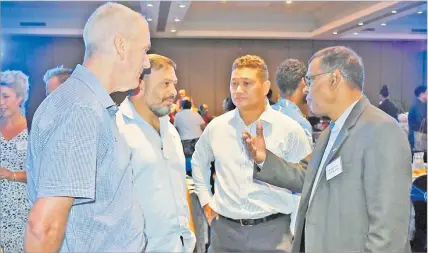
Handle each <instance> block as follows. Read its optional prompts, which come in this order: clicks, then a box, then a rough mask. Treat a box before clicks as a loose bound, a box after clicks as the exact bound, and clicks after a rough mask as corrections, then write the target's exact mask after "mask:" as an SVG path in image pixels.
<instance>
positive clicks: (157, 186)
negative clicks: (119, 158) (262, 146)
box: [116, 54, 195, 252]
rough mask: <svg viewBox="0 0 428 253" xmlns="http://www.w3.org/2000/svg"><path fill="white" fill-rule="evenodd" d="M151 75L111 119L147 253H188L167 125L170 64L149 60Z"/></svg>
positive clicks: (186, 218) (174, 144)
mask: <svg viewBox="0 0 428 253" xmlns="http://www.w3.org/2000/svg"><path fill="white" fill-rule="evenodd" d="M149 60H150V65H151V73H150V74H149V75H147V76H145V77H144V80H142V81H141V83H140V86H139V88H137V89H136V90H134V91H132V92H131V95H130V96H129V97H128V98H126V99H125V100H124V101H123V102H122V104H121V106H120V109H119V112H118V113H117V116H116V120H117V125H118V128H119V131H120V132H121V134H122V135H123V136H124V137H125V139H126V142H127V144H128V146H129V147H130V148H131V151H132V160H131V164H132V166H133V169H134V183H135V185H136V187H137V189H138V193H139V199H140V203H141V206H142V208H143V213H144V216H145V218H146V233H147V238H148V246H147V250H146V251H147V252H192V251H193V249H194V246H195V236H194V234H193V232H192V231H191V229H190V226H191V216H190V212H189V206H188V203H187V196H186V192H187V190H186V189H187V188H186V173H185V160H184V156H183V148H182V147H181V142H180V137H179V135H178V133H177V130H176V129H175V128H174V126H173V125H172V124H171V123H170V122H169V116H168V114H169V113H170V108H171V105H172V104H173V103H174V98H175V96H176V94H177V91H176V90H175V85H176V83H177V77H176V75H175V68H176V66H175V63H174V62H173V61H172V60H170V59H168V58H166V57H164V56H161V55H156V54H151V55H149Z"/></svg>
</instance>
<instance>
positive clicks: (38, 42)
mask: <svg viewBox="0 0 428 253" xmlns="http://www.w3.org/2000/svg"><path fill="white" fill-rule="evenodd" d="M2 41H3V42H4V43H2V47H4V48H2V51H3V52H4V55H3V57H2V69H20V70H23V71H24V72H25V73H27V74H28V75H30V81H31V95H30V100H29V108H28V115H29V118H30V119H31V117H32V114H33V113H34V111H35V109H36V108H37V106H38V105H39V104H40V102H41V101H42V100H43V98H44V93H45V90H44V84H43V80H42V78H43V74H44V72H45V71H46V70H47V69H48V68H51V67H55V66H58V65H64V66H65V67H74V66H75V65H76V64H77V63H79V62H81V61H82V59H83V50H84V49H83V42H82V39H81V38H77V37H76V38H58V37H56V38H52V37H31V36H26V37H24V36H18V37H5V38H3V39H2ZM334 45H345V46H349V47H351V48H352V49H354V50H355V51H356V52H357V53H358V54H359V55H360V56H361V57H362V58H363V61H364V64H365V69H366V84H365V93H366V95H367V97H368V98H369V99H370V100H371V102H372V103H373V104H376V105H377V104H378V102H379V99H378V93H379V89H380V87H381V86H382V85H383V84H387V85H388V86H389V88H390V93H391V98H392V99H393V100H394V101H396V102H397V103H398V104H401V106H402V107H404V109H408V108H409V106H410V104H411V102H412V99H413V90H414V88H415V87H416V86H418V85H420V84H426V41H415V42H412V41H401V42H393V41H384V42H364V41H307V40H306V41H303V40H212V39H210V40H203V39H153V40H152V50H151V51H152V52H154V53H158V54H162V55H165V56H168V57H170V58H171V59H173V60H174V61H175V62H176V63H177V67H178V69H177V76H178V79H179V82H178V87H177V90H178V89H180V88H184V89H186V90H187V92H188V94H189V95H190V96H192V97H193V99H194V101H195V102H196V103H197V104H201V103H206V104H208V106H209V107H210V108H211V113H212V114H219V113H221V112H222V107H221V104H222V101H223V99H224V98H226V97H227V95H228V92H229V78H230V69H231V65H232V63H233V61H234V60H235V59H236V58H237V57H239V56H242V55H245V54H256V55H259V56H261V57H262V58H264V59H265V61H266V63H267V64H268V67H269V69H270V78H271V81H272V83H273V86H272V88H273V90H274V94H277V88H276V85H275V80H274V76H275V70H276V66H277V65H278V64H279V63H280V62H281V61H282V60H284V59H285V58H289V57H291V58H297V59H300V60H302V61H304V62H307V60H308V59H309V58H310V57H311V55H312V54H313V53H315V52H316V51H317V50H319V49H322V48H325V47H329V46H334Z"/></svg>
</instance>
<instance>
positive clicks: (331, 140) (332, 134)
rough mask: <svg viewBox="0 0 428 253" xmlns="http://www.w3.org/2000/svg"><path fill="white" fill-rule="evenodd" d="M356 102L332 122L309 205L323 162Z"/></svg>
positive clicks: (310, 199) (310, 198)
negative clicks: (332, 125)
mask: <svg viewBox="0 0 428 253" xmlns="http://www.w3.org/2000/svg"><path fill="white" fill-rule="evenodd" d="M358 101H359V100H357V101H355V102H354V103H353V104H352V105H350V106H349V107H348V109H346V110H345V112H343V113H342V115H340V117H339V118H338V119H337V120H336V122H334V127H333V129H330V137H329V139H328V143H327V146H326V148H325V150H324V154H323V156H322V159H321V163H320V166H319V167H318V170H317V175H316V176H315V182H314V186H313V187H312V191H311V196H310V197H309V203H311V201H312V197H313V195H314V192H315V189H316V187H317V186H318V181H319V178H320V175H321V171H322V168H323V167H324V163H325V160H327V157H328V155H329V154H330V151H331V148H332V147H333V144H334V142H335V141H336V139H337V136H338V135H339V133H340V130H342V127H343V124H345V121H346V119H347V118H348V116H349V114H351V112H352V109H354V107H355V105H356V104H357V103H358Z"/></svg>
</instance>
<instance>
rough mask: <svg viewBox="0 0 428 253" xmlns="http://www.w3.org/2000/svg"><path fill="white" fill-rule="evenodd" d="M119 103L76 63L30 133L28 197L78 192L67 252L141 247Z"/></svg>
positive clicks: (46, 102) (138, 249)
mask: <svg viewBox="0 0 428 253" xmlns="http://www.w3.org/2000/svg"><path fill="white" fill-rule="evenodd" d="M117 110H118V108H117V106H116V105H115V104H114V102H113V100H112V99H111V98H110V96H109V94H108V93H107V92H106V90H105V89H104V88H103V86H102V84H101V83H100V81H99V80H98V79H97V78H96V76H95V75H94V74H92V73H91V72H90V71H89V70H88V69H86V68H85V67H83V66H81V65H78V66H77V67H76V70H75V71H74V73H73V74H72V75H71V77H70V78H69V79H68V80H67V81H66V82H65V83H64V84H63V85H61V86H60V87H59V88H58V89H56V90H55V91H54V92H53V93H52V94H50V95H49V96H48V97H47V98H46V99H45V100H44V101H43V103H42V104H41V105H40V106H39V108H38V109H37V111H36V113H35V115H34V119H33V123H32V129H31V134H30V138H29V147H28V155H27V157H28V161H27V180H28V187H27V188H28V189H27V190H28V197H29V200H30V203H31V204H32V205H33V204H34V202H35V201H36V199H37V198H41V197H61V196H67V197H73V198H75V201H74V203H73V206H72V207H71V210H70V214H69V217H68V222H67V227H66V233H65V236H64V241H63V244H62V248H61V252H142V251H143V250H144V247H145V244H146V237H145V235H144V217H143V213H142V209H141V207H140V205H139V204H138V199H137V192H136V188H135V186H134V185H133V180H132V176H133V175H132V166H131V163H130V156H131V153H130V150H129V149H128V147H127V145H126V143H125V141H124V139H123V138H122V137H121V135H120V134H119V131H118V129H117V127H116V122H115V116H116V112H117Z"/></svg>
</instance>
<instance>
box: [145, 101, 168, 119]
mask: <svg viewBox="0 0 428 253" xmlns="http://www.w3.org/2000/svg"><path fill="white" fill-rule="evenodd" d="M149 108H150V110H151V111H152V112H153V114H154V115H156V116H157V117H159V118H160V117H163V116H166V115H168V114H169V113H170V112H171V107H169V106H163V105H162V104H160V105H151V106H149Z"/></svg>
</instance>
